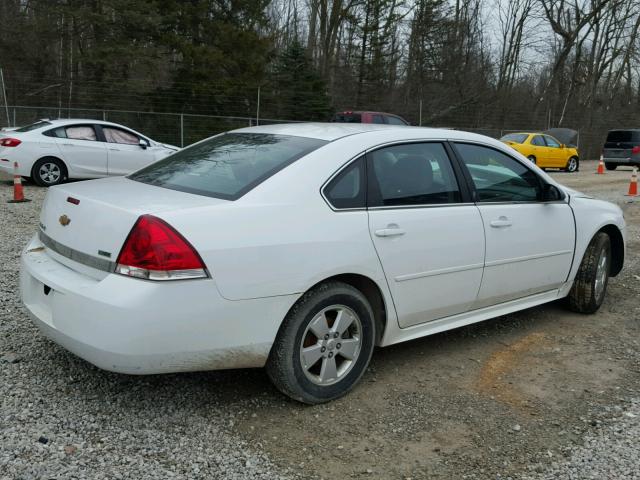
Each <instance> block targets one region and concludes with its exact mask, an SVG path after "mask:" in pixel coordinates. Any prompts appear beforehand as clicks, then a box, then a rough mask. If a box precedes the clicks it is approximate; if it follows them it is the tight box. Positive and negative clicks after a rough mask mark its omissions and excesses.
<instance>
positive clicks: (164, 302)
mask: <svg viewBox="0 0 640 480" xmlns="http://www.w3.org/2000/svg"><path fill="white" fill-rule="evenodd" d="M624 256H625V222H624V219H623V216H622V212H621V210H620V209H619V208H618V207H617V206H615V205H613V204H611V203H607V202H604V201H600V200H596V199H593V198H589V197H587V196H585V195H582V194H580V193H578V192H575V191H573V190H570V189H568V188H566V187H563V186H562V185H560V184H558V183H557V182H556V181H555V180H554V179H553V178H551V177H549V176H548V175H547V174H546V173H545V172H543V171H542V170H540V169H539V168H538V167H536V166H535V165H533V164H532V163H531V162H530V161H529V160H527V159H526V158H525V157H523V156H522V155H520V154H518V153H517V152H516V151H515V150H513V149H512V148H510V147H508V146H507V145H505V144H503V143H502V142H499V141H497V140H493V139H490V138H488V137H484V136H481V135H476V134H472V133H466V132H461V131H455V130H435V129H427V128H414V127H395V126H384V125H371V124H338V123H332V124H296V125H271V126H263V127H254V128H245V129H240V130H235V131H233V132H229V133H226V134H223V135H218V136H216V137H212V138H209V139H207V140H204V141H202V142H199V143H197V144H194V145H192V146H190V147H188V148H186V149H184V150H181V151H180V152H178V153H176V154H175V155H172V156H171V157H168V158H166V159H164V160H161V161H159V162H157V163H154V164H153V165H150V166H148V167H146V168H144V169H142V170H139V171H137V172H135V173H133V174H132V175H130V176H128V177H118V178H110V179H102V180H95V181H91V182H78V183H74V184H68V185H60V186H57V187H53V188H50V189H49V191H48V193H47V197H46V200H45V202H44V205H43V208H42V213H41V216H40V228H39V231H38V232H37V234H36V235H35V236H34V237H33V238H32V240H31V241H30V242H29V244H28V245H27V247H26V249H25V250H24V252H23V254H22V268H21V280H20V286H21V291H22V301H23V303H24V305H25V307H26V309H27V310H28V312H29V313H30V315H31V316H32V318H33V319H34V321H35V323H36V324H37V325H38V326H39V328H40V329H41V331H42V332H43V333H44V334H45V335H46V336H48V337H50V338H51V339H53V340H54V341H56V342H57V343H59V344H60V345H63V346H64V347H66V348H67V349H69V350H70V351H72V352H74V353H75V354H77V355H78V356H80V357H82V358H84V359H86V360H88V361H90V362H91V363H93V364H95V365H97V366H99V367H101V368H104V369H106V370H112V371H116V372H122V373H130V374H149V373H163V372H178V371H192V370H211V369H221V368H243V367H263V366H265V365H266V367H267V373H268V374H269V376H270V378H271V379H272V380H273V382H274V384H275V385H276V386H277V387H278V388H279V389H280V390H281V391H282V392H284V393H286V394H287V395H290V396H291V397H293V398H295V399H297V400H300V401H302V402H307V403H319V402H324V401H328V400H331V399H334V398H337V397H339V396H340V395H343V394H344V393H345V392H347V391H348V390H349V389H350V388H352V387H353V386H354V385H355V384H356V383H357V382H358V380H359V379H360V377H361V376H362V375H363V373H364V372H365V370H366V368H367V365H368V363H369V360H370V358H371V354H372V352H373V349H374V346H376V345H378V346H386V345H391V344H394V343H398V342H403V341H407V340H412V339H415V338H418V337H422V336H425V335H430V334H434V333H438V332H441V331H443V330H448V329H451V328H457V327H460V326H463V325H468V324H470V323H474V322H478V321H481V320H486V319H488V318H492V317H497V316H499V315H505V314H508V313H510V312H514V311H517V310H522V309H525V308H529V307H533V306H535V305H539V304H542V303H546V302H551V301H554V300H557V299H562V298H567V303H568V305H569V307H570V308H572V309H573V310H574V311H578V312H583V313H593V312H595V311H596V310H597V309H598V308H599V307H600V305H601V304H602V302H603V300H604V296H605V291H606V287H607V281H608V279H609V276H615V275H617V274H618V273H619V272H620V270H621V269H622V266H623V262H624Z"/></svg>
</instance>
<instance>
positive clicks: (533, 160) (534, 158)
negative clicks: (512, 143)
mask: <svg viewBox="0 0 640 480" xmlns="http://www.w3.org/2000/svg"><path fill="white" fill-rule="evenodd" d="M527 158H528V159H529V161H530V162H531V163H533V164H536V163H537V162H536V157H534V156H533V155H529V156H528V157H527Z"/></svg>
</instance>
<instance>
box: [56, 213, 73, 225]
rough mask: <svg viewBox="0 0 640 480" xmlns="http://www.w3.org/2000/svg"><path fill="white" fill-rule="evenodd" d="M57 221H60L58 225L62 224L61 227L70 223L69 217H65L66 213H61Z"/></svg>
mask: <svg viewBox="0 0 640 480" xmlns="http://www.w3.org/2000/svg"><path fill="white" fill-rule="evenodd" d="M58 221H59V222H60V225H62V226H63V227H66V226H67V225H69V224H70V223H71V219H70V218H69V217H67V216H66V215H62V216H61V217H60V218H59V219H58Z"/></svg>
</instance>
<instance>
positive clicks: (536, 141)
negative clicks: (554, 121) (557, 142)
mask: <svg viewBox="0 0 640 480" xmlns="http://www.w3.org/2000/svg"><path fill="white" fill-rule="evenodd" d="M531 145H535V146H536V147H546V146H547V144H546V143H544V138H542V135H536V136H534V137H533V138H532V139H531Z"/></svg>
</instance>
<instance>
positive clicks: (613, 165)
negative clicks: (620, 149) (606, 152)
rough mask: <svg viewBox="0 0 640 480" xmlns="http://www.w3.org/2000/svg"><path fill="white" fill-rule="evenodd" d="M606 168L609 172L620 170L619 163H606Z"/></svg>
mask: <svg viewBox="0 0 640 480" xmlns="http://www.w3.org/2000/svg"><path fill="white" fill-rule="evenodd" d="M604 166H605V167H606V169H607V170H615V169H616V168H618V164H617V163H606V162H605V164H604Z"/></svg>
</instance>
